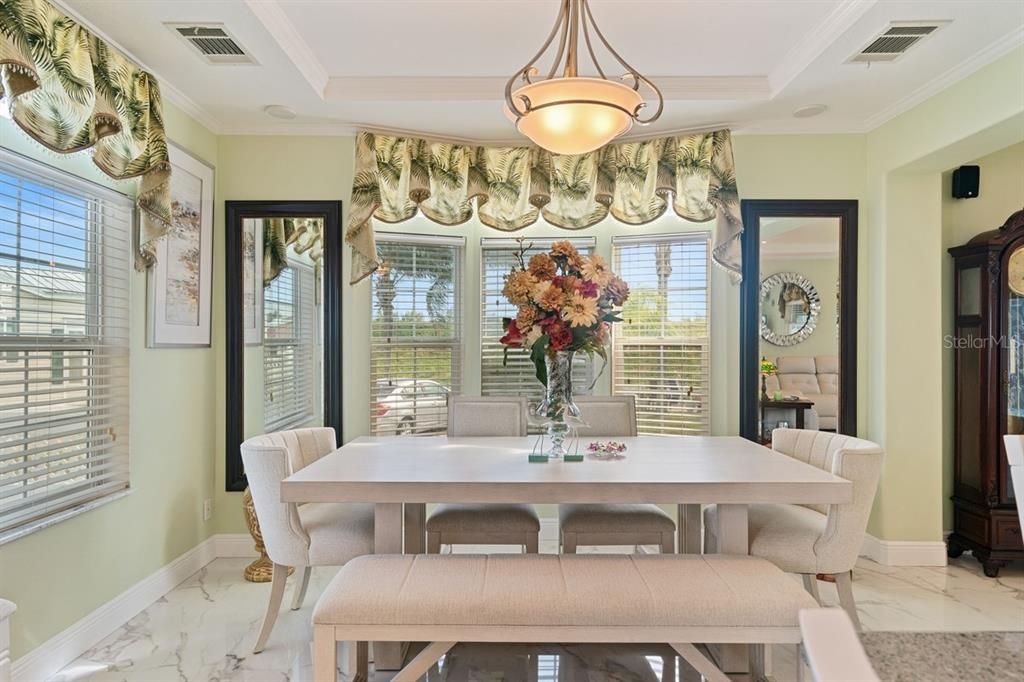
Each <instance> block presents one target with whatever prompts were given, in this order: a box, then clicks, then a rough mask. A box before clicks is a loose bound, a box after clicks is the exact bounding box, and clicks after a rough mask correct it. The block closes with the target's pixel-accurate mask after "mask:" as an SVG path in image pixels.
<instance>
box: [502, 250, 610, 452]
mask: <svg viewBox="0 0 1024 682" xmlns="http://www.w3.org/2000/svg"><path fill="white" fill-rule="evenodd" d="M528 250H530V246H528V245H526V244H525V243H524V240H522V239H520V240H519V251H518V252H517V253H516V259H517V260H518V264H517V265H516V266H514V267H513V268H512V271H511V272H510V273H509V274H508V275H506V277H505V286H504V288H503V289H502V294H503V295H504V296H505V298H507V299H508V301H509V302H510V303H511V304H512V305H514V306H516V307H517V308H518V312H517V314H516V316H515V318H505V320H504V327H505V335H504V336H503V337H501V343H502V344H503V345H504V346H505V354H506V355H505V357H506V360H507V358H508V349H509V348H526V349H529V351H530V360H531V361H533V364H534V367H536V370H537V379H538V380H539V381H540V383H541V384H543V385H544V387H545V389H546V391H545V396H544V400H543V402H542V403H541V404H540V406H539V407H538V408H537V416H538V417H540V418H542V419H544V420H545V423H546V425H547V433H548V436H549V437H550V439H551V447H550V449H549V450H548V451H547V452H546V453H545V454H546V455H548V456H549V457H551V458H556V459H557V458H560V457H564V456H566V454H567V453H566V449H565V440H566V437H567V436H568V435H569V432H570V429H571V426H572V425H573V424H574V423H579V422H580V411H579V408H578V407H576V404H575V403H574V402H573V398H572V362H573V357H574V356H575V353H576V352H578V351H582V352H584V353H586V354H587V355H589V356H591V357H593V356H594V355H597V356H599V357H600V358H601V359H602V360H604V361H605V363H606V364H607V361H608V353H607V349H606V346H607V344H608V340H609V336H610V332H611V324H612V323H613V322H621V321H622V318H621V317H619V313H620V312H621V308H622V304H623V303H625V302H626V299H627V298H629V287H628V286H627V285H626V283H625V282H624V281H622V279H620V278H619V277H618V276H616V275H615V273H614V272H612V271H611V269H610V268H609V267H608V264H607V263H606V262H605V260H604V258H602V257H601V256H598V255H596V254H595V255H590V256H585V255H583V254H581V253H580V252H579V251H577V250H576V247H575V246H573V245H572V243H571V242H569V241H557V242H555V243H553V244H552V245H551V250H550V251H540V252H536V253H534V254H533V255H532V256H531V257H530V260H529V263H527V260H526V254H527V251H528ZM603 369H604V367H603V366H602V370H603ZM598 375H600V373H599V374H598ZM577 461H578V460H577Z"/></svg>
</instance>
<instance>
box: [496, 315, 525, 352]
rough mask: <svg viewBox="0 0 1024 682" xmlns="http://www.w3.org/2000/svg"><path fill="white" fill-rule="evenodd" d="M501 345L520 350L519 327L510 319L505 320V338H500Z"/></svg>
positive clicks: (521, 342) (520, 334)
mask: <svg viewBox="0 0 1024 682" xmlns="http://www.w3.org/2000/svg"><path fill="white" fill-rule="evenodd" d="M501 343H502V344H503V345H505V346H509V347H511V348H522V346H523V335H522V333H520V331H519V325H517V324H515V323H514V320H512V319H511V318H505V336H503V337H501Z"/></svg>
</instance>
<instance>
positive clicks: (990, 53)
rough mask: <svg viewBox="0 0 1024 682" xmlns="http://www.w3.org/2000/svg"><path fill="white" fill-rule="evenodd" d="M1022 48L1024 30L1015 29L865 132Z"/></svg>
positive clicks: (876, 117) (872, 121)
mask: <svg viewBox="0 0 1024 682" xmlns="http://www.w3.org/2000/svg"><path fill="white" fill-rule="evenodd" d="M1021 46H1024V26H1018V27H1016V28H1015V29H1014V30H1012V31H1010V32H1009V33H1008V34H1006V35H1005V36H1003V37H1002V38H1000V39H999V40H997V41H995V42H993V43H990V44H989V45H988V46H987V47H986V48H985V49H983V50H980V51H979V52H975V53H974V54H973V55H972V56H971V57H969V58H968V59H965V60H964V61H962V62H960V63H959V64H957V65H956V66H954V67H953V68H952V69H949V70H948V71H946V72H945V73H943V74H941V75H940V76H937V77H936V78H933V79H932V80H930V81H928V82H927V83H925V84H924V85H922V86H921V87H919V88H918V89H916V90H914V91H913V92H911V93H910V94H908V95H907V96H906V97H904V98H903V99H901V100H899V101H898V102H896V103H895V104H893V105H892V106H890V107H888V108H886V109H883V110H882V111H880V112H879V113H877V114H875V115H874V116H871V117H869V118H868V119H867V120H866V121H865V122H864V127H865V129H866V130H874V129H875V128H878V127H879V126H881V125H883V124H885V123H886V122H888V121H890V120H892V119H894V118H896V117H897V116H899V115H900V114H903V113H906V112H907V111H910V110H911V109H913V108H914V107H916V106H917V105H918V104H920V103H922V102H924V101H925V100H927V99H929V98H930V97H934V96H935V95H937V94H939V93H940V92H942V91H943V90H945V89H946V88H948V87H950V86H952V85H954V84H955V83H957V82H959V81H961V80H963V79H964V78H967V77H968V76H970V75H971V74H972V73H974V72H975V71H977V70H979V69H981V68H982V67H985V66H988V65H989V64H991V63H992V62H994V61H995V60H997V59H999V58H1000V57H1002V56H1004V55H1006V54H1008V53H1009V52H1010V51H1012V50H1014V49H1016V48H1018V47H1021Z"/></svg>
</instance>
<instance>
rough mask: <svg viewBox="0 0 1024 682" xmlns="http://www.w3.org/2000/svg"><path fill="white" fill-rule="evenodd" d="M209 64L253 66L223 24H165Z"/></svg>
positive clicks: (249, 56)
mask: <svg viewBox="0 0 1024 682" xmlns="http://www.w3.org/2000/svg"><path fill="white" fill-rule="evenodd" d="M166 26H167V28H169V29H171V31H173V32H174V33H175V35H177V36H178V37H179V38H181V39H182V40H184V41H185V42H186V43H188V44H189V45H191V46H192V49H194V50H196V51H198V52H199V54H200V55H202V57H203V59H205V60H206V61H207V62H209V63H210V64H255V63H256V60H255V59H253V58H252V55H250V54H249V53H248V52H246V51H245V48H243V47H242V46H241V45H240V44H239V43H238V41H237V40H235V38H234V37H233V36H232V35H231V34H230V33H228V32H227V30H225V29H224V26H223V24H166Z"/></svg>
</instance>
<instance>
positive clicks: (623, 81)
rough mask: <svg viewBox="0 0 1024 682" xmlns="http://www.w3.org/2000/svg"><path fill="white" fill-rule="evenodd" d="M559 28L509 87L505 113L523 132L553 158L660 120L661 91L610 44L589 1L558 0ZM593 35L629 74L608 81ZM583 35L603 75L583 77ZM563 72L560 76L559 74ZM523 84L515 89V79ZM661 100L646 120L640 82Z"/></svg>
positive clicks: (581, 151) (597, 145) (593, 146)
mask: <svg viewBox="0 0 1024 682" xmlns="http://www.w3.org/2000/svg"><path fill="white" fill-rule="evenodd" d="M560 2H561V9H560V10H559V13H558V19H556V20H555V26H554V28H552V29H551V33H550V34H549V35H548V38H547V40H546V41H544V45H543V46H541V48H540V50H539V51H538V52H537V54H536V55H534V57H533V59H531V60H530V61H529V62H527V64H526V66H524V67H523V68H521V69H520V70H519V71H517V72H516V73H515V75H513V76H512V78H510V79H509V80H508V83H506V84H505V114H506V115H507V116H508V117H509V118H510V119H512V121H514V122H515V124H516V128H517V129H518V130H519V132H521V133H523V134H524V135H526V136H527V137H528V138H530V139H531V140H533V141H534V142H535V143H536V144H537V145H539V146H540V147H543V148H544V149H547V150H548V151H550V152H553V153H555V154H585V153H587V152H591V151H594V150H595V149H599V148H600V147H603V146H604V145H606V144H608V143H609V142H611V141H612V140H613V139H615V138H616V137H618V136H619V135H622V134H623V133H625V132H626V131H628V130H629V129H630V128H631V127H632V125H633V123H639V124H641V125H645V124H647V123H650V122H652V121H655V120H657V119H658V117H659V116H661V112H662V109H664V106H665V100H664V98H663V97H662V96H661V91H660V90H658V88H657V86H656V85H654V83H652V82H651V81H650V80H648V79H647V78H645V77H644V76H643V75H642V74H641V73H640V72H639V71H637V70H636V69H634V68H633V67H632V66H630V65H629V64H627V63H626V61H625V60H624V59H623V58H622V57H620V56H619V54H618V53H617V52H616V51H615V50H614V49H613V48H612V46H611V45H609V44H608V41H607V40H605V37H604V35H603V34H602V33H601V29H599V28H598V27H597V23H595V22H594V15H593V13H591V11H590V3H589V2H588V1H587V0H560ZM591 32H593V34H594V35H595V36H596V37H597V40H599V41H600V42H601V44H602V45H604V48H605V49H606V50H607V51H608V53H609V54H610V55H611V56H612V57H613V58H614V59H615V61H616V62H618V65H619V66H620V67H621V68H622V69H624V70H625V72H624V74H623V75H622V76H621V78H620V79H618V80H612V79H609V78H608V76H606V75H605V72H604V70H603V69H602V68H601V65H600V64H599V63H598V61H597V56H596V55H595V54H594V46H593V44H592V43H591V35H590V34H591ZM580 33H582V34H583V42H584V44H585V45H586V48H587V53H588V54H589V55H590V61H591V62H593V65H594V68H595V69H596V70H597V73H598V76H599V77H583V76H580V75H579V38H580ZM555 36H558V48H557V50H556V52H555V56H554V62H553V63H552V64H551V68H550V69H549V70H548V73H547V76H546V77H544V78H542V79H538V78H537V76H538V74H539V73H540V71H539V70H538V68H537V66H536V64H537V62H538V61H539V60H540V59H541V58H542V57H543V56H544V54H545V53H546V52H547V51H548V48H549V47H550V46H551V44H552V42H553V41H554V39H555ZM559 71H561V75H556V74H558V73H559ZM517 80H521V81H522V83H523V84H522V85H520V86H519V87H518V88H517V87H516V81H517ZM641 83H643V84H645V85H647V86H648V87H649V88H650V89H651V90H653V91H654V94H655V95H657V97H658V109H657V110H656V111H655V112H654V115H652V116H651V117H649V118H647V119H641V118H640V110H641V109H643V108H644V107H646V106H647V104H646V102H644V98H643V97H642V96H641V94H640V84H641Z"/></svg>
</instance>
